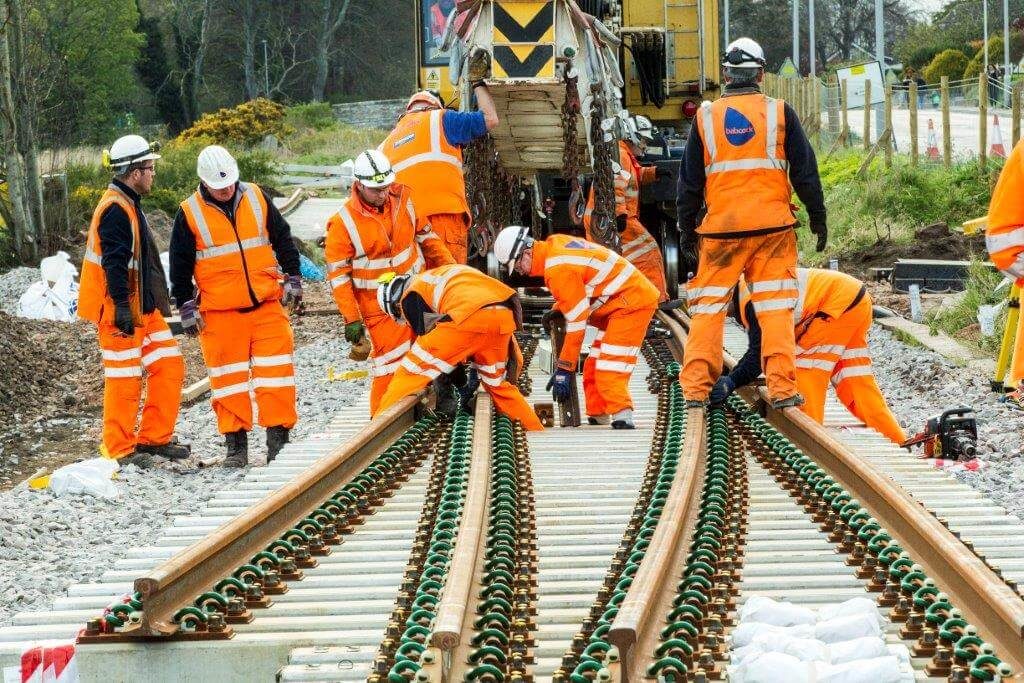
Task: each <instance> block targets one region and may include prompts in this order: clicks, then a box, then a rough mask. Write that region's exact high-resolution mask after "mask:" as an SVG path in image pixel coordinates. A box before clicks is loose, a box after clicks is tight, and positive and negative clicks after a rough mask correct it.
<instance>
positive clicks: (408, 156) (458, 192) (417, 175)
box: [378, 49, 498, 263]
mask: <svg viewBox="0 0 1024 683" xmlns="http://www.w3.org/2000/svg"><path fill="white" fill-rule="evenodd" d="M488 60H489V56H488V54H487V52H486V51H484V50H482V49H477V50H476V51H475V52H474V54H473V56H472V58H471V59H470V65H469V73H468V78H469V80H470V83H471V84H472V85H471V86H470V89H471V91H472V93H473V95H474V96H475V97H476V102H477V106H478V107H479V110H478V111H465V112H460V111H453V110H450V109H445V108H444V106H443V105H442V103H441V100H440V99H439V98H438V96H437V95H435V94H434V93H432V92H430V91H427V90H422V91H420V92H418V93H416V94H414V95H413V96H412V97H411V98H409V103H408V105H406V109H405V114H404V115H403V116H402V118H400V119H399V120H398V125H397V126H395V129H394V130H392V131H391V134H390V135H388V137H387V138H385V140H384V142H382V143H381V145H380V147H379V148H378V149H379V150H380V151H381V152H383V153H384V154H385V156H387V158H388V159H390V161H391V164H392V166H393V168H394V169H395V173H396V174H397V176H398V177H397V180H398V182H400V183H402V184H403V185H407V186H409V188H410V190H411V191H412V199H413V203H414V204H415V205H416V210H417V211H419V212H420V214H421V215H422V216H423V217H425V218H426V219H427V220H428V221H429V222H430V224H431V226H433V228H434V232H436V233H437V235H438V236H439V237H440V238H441V239H442V241H443V242H444V243H445V245H446V246H447V247H448V251H449V252H451V255H452V258H454V259H455V261H456V262H457V263H466V260H467V258H468V248H469V247H468V238H469V222H470V221H469V204H468V203H467V201H466V181H465V178H464V177H463V175H462V148H463V147H464V146H466V145H468V144H469V143H471V142H473V141H474V140H476V139H478V138H482V137H483V136H485V135H487V132H488V131H490V130H491V129H493V128H494V127H495V126H497V125H498V113H497V110H496V109H495V108H494V100H492V99H491V95H490V93H489V92H488V91H487V85H486V83H484V79H485V78H487V76H488V72H489V67H490V62H489V61H488Z"/></svg>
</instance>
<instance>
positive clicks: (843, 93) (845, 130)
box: [839, 78, 850, 147]
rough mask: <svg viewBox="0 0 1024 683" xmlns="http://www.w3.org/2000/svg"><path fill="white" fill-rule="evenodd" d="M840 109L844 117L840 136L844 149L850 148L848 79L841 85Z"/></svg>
mask: <svg viewBox="0 0 1024 683" xmlns="http://www.w3.org/2000/svg"><path fill="white" fill-rule="evenodd" d="M839 107H840V109H841V111H842V116H843V129H842V130H841V131H839V135H840V136H841V137H842V138H843V147H849V146H850V118H849V115H848V114H847V111H846V79H845V78H844V79H843V80H842V82H841V83H840V84H839Z"/></svg>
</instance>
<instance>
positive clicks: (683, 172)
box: [676, 123, 706, 244]
mask: <svg viewBox="0 0 1024 683" xmlns="http://www.w3.org/2000/svg"><path fill="white" fill-rule="evenodd" d="M705 181H706V178H705V176H704V142H703V141H702V140H701V139H700V135H699V134H698V133H697V124H696V123H695V124H693V125H692V126H691V127H690V135H689V137H687V138H686V147H684V148H683V159H682V161H681V162H680V163H679V183H678V185H677V186H676V218H677V219H678V221H679V241H680V242H681V243H682V244H686V243H688V242H694V241H696V239H697V214H699V213H700V209H701V206H703V205H704V183H705Z"/></svg>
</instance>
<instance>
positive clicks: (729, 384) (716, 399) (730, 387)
mask: <svg viewBox="0 0 1024 683" xmlns="http://www.w3.org/2000/svg"><path fill="white" fill-rule="evenodd" d="M735 390H736V382H733V381H732V378H730V377H729V375H724V376H722V377H719V378H718V381H717V382H715V386H713V387H711V395H710V396H708V399H709V400H710V402H711V405H713V406H715V405H719V404H721V403H724V402H725V399H727V398H729V394H731V393H732V392H733V391H735Z"/></svg>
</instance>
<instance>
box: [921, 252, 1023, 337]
mask: <svg viewBox="0 0 1024 683" xmlns="http://www.w3.org/2000/svg"><path fill="white" fill-rule="evenodd" d="M1002 280H1003V274H1002V273H1000V272H999V271H997V270H995V269H994V268H992V267H991V266H990V265H987V264H985V263H983V262H981V261H974V262H972V263H971V271H970V278H969V279H968V280H967V289H966V290H965V291H964V293H963V294H962V295H961V296H960V297H959V298H958V299H957V300H956V303H955V304H954V305H952V306H950V307H949V308H946V309H944V310H941V311H938V312H937V313H933V314H932V315H931V316H929V318H928V325H929V327H931V328H933V329H938V330H942V331H943V332H945V333H946V334H948V335H950V336H952V337H956V338H958V339H960V340H961V341H966V342H969V343H972V344H975V345H977V346H978V348H980V349H981V350H983V351H986V352H987V353H989V354H991V355H992V356H995V355H996V354H997V353H999V345H1000V343H1001V342H1002V330H1003V327H1004V326H1005V324H1006V307H1005V306H1004V307H1003V308H1002V310H1001V311H1000V312H999V316H998V317H997V318H996V326H995V334H993V335H991V336H988V337H984V336H982V335H981V330H980V329H979V325H978V307H979V306H992V305H995V304H998V303H999V302H1001V301H1003V300H1005V299H1006V294H1007V292H1008V288H1007V287H1003V288H1001V289H997V288H998V287H999V284H1000V283H1001V282H1002Z"/></svg>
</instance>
